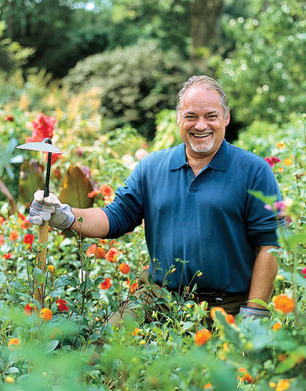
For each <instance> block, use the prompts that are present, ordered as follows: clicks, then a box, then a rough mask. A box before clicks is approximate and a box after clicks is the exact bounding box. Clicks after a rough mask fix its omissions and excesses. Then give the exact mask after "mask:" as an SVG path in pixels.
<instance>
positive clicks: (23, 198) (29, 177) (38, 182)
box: [18, 160, 45, 206]
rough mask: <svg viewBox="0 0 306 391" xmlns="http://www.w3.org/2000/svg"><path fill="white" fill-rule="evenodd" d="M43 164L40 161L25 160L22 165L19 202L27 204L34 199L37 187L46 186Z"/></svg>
mask: <svg viewBox="0 0 306 391" xmlns="http://www.w3.org/2000/svg"><path fill="white" fill-rule="evenodd" d="M42 172H43V166H42V165H41V164H39V163H38V162H32V163H29V162H28V161H27V160H25V161H24V162H23V163H22V165H21V167H20V178H19V185H18V187H19V190H18V202H20V203H21V204H24V205H26V206H28V205H30V203H31V202H32V200H33V194H34V193H35V191H36V190H37V189H43V188H44V183H45V181H44V178H43V175H42Z"/></svg>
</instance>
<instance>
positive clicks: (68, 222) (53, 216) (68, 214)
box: [29, 190, 75, 231]
mask: <svg viewBox="0 0 306 391" xmlns="http://www.w3.org/2000/svg"><path fill="white" fill-rule="evenodd" d="M29 221H30V223H31V224H36V225H42V224H43V223H44V222H45V221H50V225H51V227H54V228H58V229H61V230H63V231H64V230H66V229H69V228H70V227H71V226H72V224H73V223H74V222H75V215H74V214H73V212H72V210H71V207H70V206H69V205H67V204H62V203H61V201H60V200H59V199H58V198H57V197H56V196H55V195H54V194H53V193H51V194H50V195H49V196H48V197H45V198H44V191H43V190H38V191H36V192H35V194H34V200H33V202H32V204H31V206H30V215H29Z"/></svg>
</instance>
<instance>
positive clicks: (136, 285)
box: [127, 278, 138, 295]
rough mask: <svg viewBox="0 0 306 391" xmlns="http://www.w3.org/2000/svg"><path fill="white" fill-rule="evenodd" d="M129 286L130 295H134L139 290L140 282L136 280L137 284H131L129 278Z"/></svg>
mask: <svg viewBox="0 0 306 391" xmlns="http://www.w3.org/2000/svg"><path fill="white" fill-rule="evenodd" d="M127 284H128V286H129V287H130V289H129V292H130V294H131V295H133V294H134V293H135V292H136V291H137V289H138V280H136V282H134V283H133V284H131V280H130V279H129V278H128V279H127Z"/></svg>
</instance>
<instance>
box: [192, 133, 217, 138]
mask: <svg viewBox="0 0 306 391" xmlns="http://www.w3.org/2000/svg"><path fill="white" fill-rule="evenodd" d="M192 135H193V137H195V138H205V137H208V136H210V135H212V133H205V134H194V133H192Z"/></svg>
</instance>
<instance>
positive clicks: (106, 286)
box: [100, 277, 113, 290]
mask: <svg viewBox="0 0 306 391" xmlns="http://www.w3.org/2000/svg"><path fill="white" fill-rule="evenodd" d="M111 286H113V284H112V282H111V279H110V278H108V277H106V278H105V280H104V281H103V282H102V283H101V284H100V288H101V289H102V290H106V289H109V288H110V287H111Z"/></svg>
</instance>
